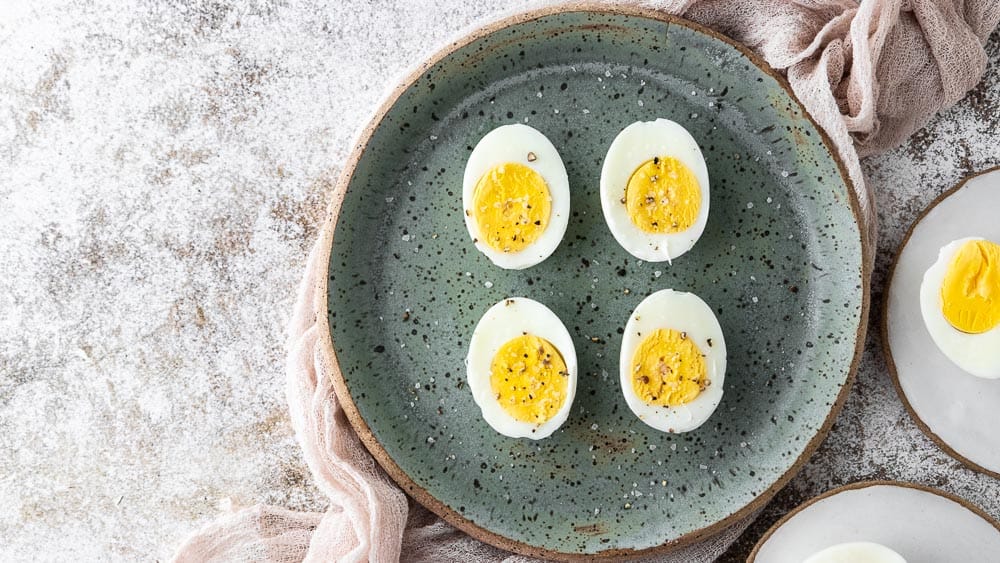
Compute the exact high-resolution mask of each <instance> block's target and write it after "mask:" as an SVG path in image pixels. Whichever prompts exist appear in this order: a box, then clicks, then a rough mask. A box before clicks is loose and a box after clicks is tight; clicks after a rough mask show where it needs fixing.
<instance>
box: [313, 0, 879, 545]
mask: <svg viewBox="0 0 1000 563" xmlns="http://www.w3.org/2000/svg"><path fill="white" fill-rule="evenodd" d="M570 12H588V13H596V14H610V15H624V16H632V17H643V18H647V19H651V20H655V21H659V22H663V23H667V24H670V25H677V26H683V27H687V28H689V29H692V30H694V31H697V32H699V33H702V34H704V35H707V36H709V37H712V38H714V39H717V40H719V41H722V42H723V43H726V44H727V45H729V46H731V47H733V48H735V49H736V50H738V51H739V52H740V53H741V54H742V55H743V56H745V57H747V59H749V60H750V61H751V62H752V63H753V64H754V65H755V66H757V67H758V68H759V69H761V70H762V71H763V72H764V73H766V74H767V75H769V76H771V77H772V78H774V80H775V81H776V82H777V83H778V84H779V85H780V86H781V87H782V88H783V89H784V90H785V92H787V94H788V96H789V97H790V98H791V99H792V100H794V101H795V103H796V104H797V105H798V107H799V109H800V110H801V111H802V114H803V115H804V116H805V117H806V119H808V120H809V122H810V123H811V124H812V125H813V127H815V128H816V130H817V131H818V132H819V136H820V138H821V139H822V141H823V144H824V146H825V147H826V149H827V151H828V152H829V153H830V157H831V158H832V159H833V160H834V162H835V163H836V164H837V168H838V169H839V171H840V176H841V179H842V180H843V182H844V184H845V185H846V187H847V196H848V201H849V202H850V207H851V213H852V215H853V216H854V221H855V223H856V224H857V227H858V239H859V244H860V248H861V290H862V302H861V317H860V321H859V323H858V330H857V334H856V339H857V340H856V341H855V348H854V356H853V358H852V360H851V367H850V369H849V371H848V374H847V379H846V380H845V381H844V385H843V387H841V389H840V392H839V393H838V394H837V397H836V400H835V401H834V403H833V405H832V407H831V409H830V412H829V414H828V415H827V417H826V420H824V421H823V424H822V426H820V428H819V430H818V431H817V432H816V434H815V435H814V436H813V437H812V439H810V440H809V442H808V443H807V444H806V447H805V449H804V450H803V451H802V453H801V454H800V455H799V457H798V458H797V459H796V460H795V462H794V463H793V464H792V465H791V467H789V468H788V470H787V471H785V473H784V474H782V475H781V476H780V477H779V478H778V479H777V480H776V481H775V482H774V483H773V484H772V485H771V486H770V487H768V488H767V489H766V490H764V491H763V492H762V493H760V494H759V495H757V497H756V498H754V499H753V500H751V501H750V502H749V503H747V504H746V505H744V506H743V508H741V509H739V510H737V511H736V512H734V513H732V514H730V515H729V516H726V517H725V518H723V519H721V520H719V521H717V522H715V523H712V524H709V525H707V526H705V527H703V528H701V529H698V530H694V531H692V532H688V533H687V534H685V535H683V536H680V537H678V538H675V539H673V540H671V541H668V542H666V543H664V544H661V545H658V546H654V547H649V548H645V549H641V550H635V549H608V550H604V551H599V552H596V553H592V554H584V553H568V552H560V551H553V550H548V549H544V548H541V547H536V546H532V545H529V544H526V543H523V542H520V541H517V540H513V539H510V538H507V537H504V536H501V535H499V534H497V533H495V532H492V531H490V530H487V529H485V528H482V527H480V526H479V525H477V524H476V523H475V522H472V521H471V520H467V519H466V518H465V517H463V516H462V515H461V514H459V513H458V512H456V511H454V510H453V509H452V508H450V507H448V506H446V505H445V504H444V503H442V502H441V501H439V500H438V499H436V498H435V497H433V496H432V495H431V494H430V493H428V492H427V491H426V490H424V489H423V488H421V487H420V486H419V485H417V484H416V483H415V482H414V481H413V480H412V479H411V478H410V477H409V475H407V474H406V473H405V472H404V471H403V470H402V469H401V468H400V467H399V466H398V465H397V464H396V462H395V461H394V460H393V459H392V458H391V457H390V456H389V455H388V453H386V451H385V449H384V448H383V447H382V445H381V444H380V443H379V441H378V440H377V439H376V438H375V435H374V434H373V433H372V431H371V429H370V428H369V427H368V424H367V423H366V422H365V420H364V419H363V418H362V417H361V414H360V412H359V411H358V408H357V405H355V404H354V401H353V399H352V398H351V394H350V391H349V390H348V388H347V382H346V381H345V380H344V377H343V373H341V371H340V365H339V363H338V362H337V355H336V351H335V350H334V348H333V340H332V338H331V336H330V324H329V320H328V319H324V320H323V321H322V322H319V319H317V323H316V324H317V325H318V328H319V331H320V332H319V335H318V338H319V339H320V340H322V341H324V342H325V343H326V345H325V346H321V347H320V348H321V349H322V350H323V351H322V352H321V353H322V354H323V357H322V358H321V361H323V363H324V364H325V365H326V366H327V367H328V368H329V369H330V372H331V374H332V376H331V380H332V383H333V387H334V390H335V391H336V394H337V397H338V398H340V403H341V406H342V407H343V409H344V412H345V414H346V415H347V419H348V421H349V422H350V423H351V426H353V427H354V430H355V432H357V434H358V437H359V438H360V439H361V443H362V444H364V446H365V448H367V449H368V451H369V452H370V453H371V454H372V456H373V457H374V458H375V460H376V461H377V462H378V463H379V465H381V466H382V468H383V469H384V470H385V471H386V473H388V474H389V476H390V477H391V478H392V479H393V481H395V482H396V484H398V485H399V486H400V488H402V489H403V491H405V492H406V493H407V494H408V495H409V496H411V497H413V499H414V500H416V501H417V502H419V503H420V504H422V505H423V506H424V507H426V508H427V509H429V510H430V511H431V512H434V513H435V514H437V515H438V516H440V517H441V518H443V519H444V520H445V521H446V522H448V523H449V524H451V525H452V526H455V527H456V528H458V529H459V530H462V531H463V532H465V533H467V534H468V535H470V536H472V537H473V538H475V539H477V540H480V541H482V542H485V543H488V544H491V545H493V546H496V547H499V548H501V549H504V550H507V551H510V552H513V553H517V554H520V555H525V556H529V557H540V558H546V559H558V560H564V561H581V560H595V559H622V558H633V557H642V556H649V555H653V554H658V553H667V552H670V551H675V550H677V549H680V548H683V547H687V546H689V545H691V544H694V543H696V542H699V541H701V540H704V539H706V538H709V537H711V536H713V535H715V534H717V533H718V532H720V531H722V530H723V529H725V528H727V527H729V526H731V525H732V524H734V523H736V522H738V521H739V520H741V519H743V518H745V517H747V516H749V515H750V514H752V513H753V512H755V511H757V510H758V509H760V508H761V507H763V506H764V505H765V504H766V503H767V502H768V501H770V500H771V498H773V497H774V495H775V494H776V493H777V492H778V491H779V490H781V488H782V487H784V486H785V485H786V484H787V483H788V481H789V480H791V478H792V477H794V476H795V474H796V473H798V472H799V470H800V469H801V468H802V466H803V465H804V464H805V463H806V461H808V460H809V458H810V457H812V454H813V453H814V452H815V451H816V448H818V447H819V445H820V443H821V442H822V441H823V439H824V438H825V437H826V435H827V434H828V433H829V431H830V427H831V426H832V425H833V422H834V420H836V418H837V415H838V414H839V413H840V410H841V408H843V406H844V402H845V401H846V399H847V395H848V393H849V392H850V389H851V385H852V384H853V382H854V378H855V375H856V374H857V370H858V363H859V362H860V359H861V353H862V351H863V350H864V343H865V334H866V331H867V327H868V313H869V305H870V283H869V282H870V279H871V260H870V257H871V249H870V248H868V246H867V245H866V244H865V237H864V232H865V231H864V228H865V226H864V224H863V222H862V219H861V212H860V207H859V204H858V198H857V194H856V193H855V191H854V185H853V183H852V182H851V178H850V175H849V174H848V173H847V168H846V166H845V165H844V163H843V161H842V160H841V158H840V156H839V154H838V153H837V149H836V147H835V146H834V145H833V143H832V141H830V138H829V136H828V135H827V134H826V131H824V130H823V128H821V127H820V126H819V125H818V124H817V123H816V121H815V120H814V119H813V117H812V115H810V114H809V112H808V111H807V110H806V108H805V106H803V105H802V102H800V101H799V99H798V98H797V97H796V96H795V94H794V92H792V89H791V86H789V84H788V81H787V80H786V79H785V78H784V77H783V76H781V75H780V74H778V73H777V72H776V71H775V70H774V69H772V68H771V67H770V66H768V64H767V63H766V62H764V60H763V59H762V58H761V57H759V56H757V55H756V54H754V53H753V52H752V51H750V49H749V48H747V47H746V46H744V45H742V44H740V43H737V42H736V41H734V40H732V39H729V38H728V37H726V36H724V35H722V34H720V33H718V32H716V31H713V30H711V29H709V28H707V27H704V26H702V25H700V24H696V23H694V22H691V21H688V20H686V19H683V18H680V17H678V16H673V15H670V14H667V13H665V12H662V11H657V10H655V9H652V8H646V7H641V6H626V5H621V4H615V3H598V2H594V1H590V0H585V1H580V2H575V1H574V2H568V3H564V4H557V5H553V6H547V7H544V8H538V9H533V10H529V11H526V12H520V13H517V14H514V15H510V16H506V17H503V18H501V19H499V20H496V21H493V22H490V23H487V24H485V25H483V26H481V27H479V28H477V29H476V30H475V31H473V32H471V33H469V34H468V35H466V36H464V37H462V38H461V39H457V40H454V41H452V42H451V43H449V44H448V45H447V46H445V47H444V48H443V49H441V50H439V51H438V52H436V53H435V54H433V55H432V56H430V57H429V58H428V59H426V60H425V61H423V62H422V63H420V64H419V65H417V66H416V68H415V69H414V70H413V71H411V73H410V74H409V75H408V76H407V77H406V78H404V79H403V80H402V81H401V82H399V84H397V85H396V87H395V88H394V89H393V90H392V92H391V93H390V94H389V95H388V97H387V98H386V99H385V101H384V102H383V103H382V104H381V105H380V106H379V108H378V109H377V110H376V111H375V113H374V114H373V117H372V118H371V121H369V122H368V124H367V125H366V126H365V128H364V129H363V130H362V131H361V133H360V134H359V136H358V137H357V139H356V140H355V142H354V148H353V150H352V151H351V154H350V155H349V156H348V158H347V160H346V162H345V164H344V168H343V170H342V172H341V174H340V178H339V180H338V181H337V185H336V187H335V188H334V191H333V194H332V195H331V201H330V206H329V217H328V218H327V223H326V225H325V228H324V231H323V234H322V235H321V239H322V240H325V241H326V242H328V243H329V244H326V243H324V244H325V246H324V248H323V249H322V250H321V252H323V253H324V257H325V259H324V260H323V263H328V262H329V255H330V252H331V250H332V243H333V238H334V233H333V230H334V229H335V227H336V220H337V216H338V214H339V212H340V207H341V204H342V202H343V199H344V196H345V194H346V192H347V186H348V184H349V183H350V180H351V177H352V176H353V174H354V170H355V168H356V167H357V164H358V161H359V160H360V158H361V155H362V153H363V152H364V150H365V147H366V146H367V144H368V142H369V141H370V140H371V137H372V135H373V133H374V131H375V129H376V128H377V127H378V126H379V124H380V123H381V122H382V120H383V119H384V118H385V116H386V114H387V113H388V111H389V110H390V109H391V108H392V106H393V105H394V104H395V103H396V101H397V100H398V98H399V96H400V95H401V94H402V93H403V92H405V91H406V90H407V89H409V88H410V87H411V86H412V85H413V84H414V83H415V82H416V81H417V79H419V78H420V76H422V75H423V71H424V70H426V69H427V68H429V67H431V66H433V65H435V64H437V63H438V62H440V61H441V60H443V59H444V58H445V57H447V56H448V55H450V54H452V53H453V52H455V51H456V50H458V49H460V48H462V47H464V46H466V45H468V44H470V43H472V42H473V41H476V40H477V39H480V38H482V37H484V36H487V35H489V34H492V33H495V32H497V31H499V30H502V29H505V28H508V27H511V26H514V25H518V24H521V23H525V22H529V21H533V20H537V19H540V18H543V17H547V16H552V15H556V14H562V13H570ZM328 277H329V276H328V275H323V276H321V277H319V279H318V280H317V283H316V288H315V289H316V294H315V295H314V303H315V305H316V307H315V310H316V311H322V312H323V313H322V314H323V315H324V316H325V315H326V314H327V313H326V311H327V310H328V309H327V307H328V301H327V297H328V295H327V290H328V286H327V283H328Z"/></svg>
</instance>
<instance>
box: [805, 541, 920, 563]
mask: <svg viewBox="0 0 1000 563" xmlns="http://www.w3.org/2000/svg"><path fill="white" fill-rule="evenodd" d="M848 562H850V563H906V559H903V556H902V555H900V554H898V553H896V552H895V551H893V550H892V549H889V548H888V547H886V546H884V545H882V544H880V543H874V542H865V541H861V542H849V543H841V544H837V545H832V546H830V547H828V548H826V549H824V550H822V551H819V552H817V553H814V554H813V555H811V556H809V558H808V559H806V560H805V561H803V562H802V563H848Z"/></svg>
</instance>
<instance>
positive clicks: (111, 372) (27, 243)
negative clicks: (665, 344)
mask: <svg viewBox="0 0 1000 563" xmlns="http://www.w3.org/2000/svg"><path fill="white" fill-rule="evenodd" d="M527 4H528V2H524V1H520V0H511V1H505V2H497V3H476V2H457V1H441V2H433V3H432V2H420V1H417V0H399V1H389V0H379V1H373V2H364V3H362V2H321V1H319V0H233V1H232V2H217V1H211V0H192V1H190V2H183V3H181V2H171V1H167V0H128V1H117V0H64V1H43V2H18V1H16V0H15V1H10V0H5V1H2V2H0V53H2V56H0V210H2V220H0V560H3V561H25V560H48V561H53V560H69V559H72V560H87V561H90V560H129V561H132V560H154V559H158V560H161V561H162V560H165V559H167V558H169V556H170V555H171V554H172V553H173V550H174V549H175V547H176V546H177V545H178V544H179V542H180V541H181V539H182V538H183V537H184V536H185V535H186V534H187V533H189V532H191V531H192V530H195V529H197V528H198V527H200V526H202V525H203V524H205V523H206V522H208V521H210V520H212V519H213V518H215V517H217V516H218V515H220V514H221V513H222V512H223V511H225V510H228V509H230V508H232V507H235V506H245V505H251V504H255V503H260V502H263V503H271V504H276V505H280V506H285V507H288V508H293V509H310V510H323V509H325V508H326V501H325V499H324V497H323V495H322V494H320V493H319V492H318V491H317V490H316V489H315V488H314V486H313V485H312V483H311V480H310V477H309V472H308V469H307V468H306V466H305V464H304V463H303V461H302V460H301V457H300V452H299V448H298V446H297V444H296V443H295V441H294V438H293V435H292V431H291V428H290V425H289V422H288V414H287V405H286V402H285V398H284V388H283V387H284V373H283V370H284V367H283V357H284V351H283V342H284V337H285V335H284V326H285V324H286V322H287V321H288V318H289V314H290V309H291V306H292V300H293V296H294V294H295V288H296V285H297V284H298V281H299V279H300V277H301V275H302V271H303V267H304V264H305V260H306V253H307V252H308V249H309V248H310V246H311V244H312V243H313V241H314V240H315V237H316V228H317V225H318V224H319V223H320V222H321V220H322V217H323V216H324V212H325V206H326V199H327V197H328V196H329V195H330V193H331V190H332V185H333V183H334V182H335V181H336V178H337V175H338V174H339V172H340V169H341V164H342V163H343V161H344V159H345V157H346V156H347V154H348V153H349V152H350V150H352V148H353V146H352V139H353V138H354V136H355V135H356V133H357V132H358V131H359V129H360V128H361V127H362V125H363V124H364V123H365V121H366V120H367V118H368V116H369V115H370V114H371V112H372V111H373V110H374V108H375V107H376V106H377V104H378V103H379V102H380V100H381V99H382V98H383V96H384V94H385V93H387V92H388V90H389V89H390V88H392V87H393V86H394V85H395V83H396V81H397V80H398V78H399V77H400V76H401V74H402V73H403V72H404V71H406V70H408V69H410V68H413V67H415V66H416V65H418V64H419V63H420V61H422V60H423V59H424V58H426V57H427V56H428V55H430V54H431V53H433V52H434V51H435V50H436V49H437V48H438V47H440V46H442V45H444V44H445V42H447V41H449V40H450V39H451V38H453V37H455V36H456V34H458V33H459V32H460V31H461V30H468V29H470V28H471V27H472V26H474V25H477V24H479V23H482V22H483V21H486V20H492V19H496V18H497V17H499V16H501V15H503V14H504V13H505V12H509V11H512V10H517V9H521V8H523V7H525V6H526V5H527ZM987 52H988V54H989V57H990V65H991V66H990V68H989V70H988V71H987V75H986V77H985V79H984V82H983V84H982V85H981V86H980V87H978V88H977V89H976V90H974V91H973V92H972V93H970V94H969V95H968V96H966V98H965V99H964V100H963V101H962V102H960V103H959V105H958V106H957V107H955V108H953V109H951V110H949V111H947V112H945V113H944V114H943V115H941V116H939V117H938V118H936V119H935V120H934V121H933V122H932V123H931V124H930V125H929V126H928V127H927V128H925V129H923V130H921V131H919V132H918V133H917V134H916V135H915V136H914V137H913V138H912V139H911V140H910V141H909V142H908V143H907V145H906V146H904V147H902V148H900V149H898V150H895V151H892V152H890V153H888V154H886V155H882V156H879V157H877V158H873V159H869V160H867V161H866V162H865V170H866V172H867V174H868V177H869V180H870V183H871V185H872V187H873V188H874V190H875V192H876V194H877V198H878V204H879V210H880V211H879V220H880V223H881V239H880V248H879V254H878V257H877V263H876V270H875V277H874V285H873V290H874V293H873V295H874V300H873V307H872V324H871V327H872V330H869V334H870V337H869V340H868V349H867V352H866V353H865V357H864V361H863V362H862V365H861V370H860V373H859V374H858V380H857V383H856V385H855V387H854V389H853V390H852V392H851V395H850V397H849V398H848V401H847V405H846V408H845V410H844V412H843V413H842V414H841V416H840V417H839V419H838V420H837V423H836V424H835V426H834V428H833V431H832V433H831V435H830V437H829V438H828V439H827V440H826V441H825V442H824V443H823V445H822V446H821V447H820V449H819V451H818V452H817V454H816V455H815V456H814V457H813V459H812V460H811V461H810V462H809V463H808V464H807V465H806V466H805V468H804V470H803V471H802V473H800V474H799V475H798V476H797V477H796V478H795V479H794V480H792V481H791V483H790V484H789V486H788V487H786V489H785V490H784V491H782V492H781V493H779V495H778V496H777V498H776V500H775V501H774V502H772V503H771V504H770V505H769V506H768V507H767V508H765V510H764V512H763V515H762V517H761V518H760V520H759V521H758V523H757V524H755V525H754V527H752V528H751V529H750V531H749V532H748V533H747V534H746V535H745V536H744V537H743V538H741V540H740V541H739V543H738V545H737V546H736V547H735V548H734V549H733V550H732V551H731V552H730V554H729V555H728V556H726V557H725V558H724V560H726V561H741V560H743V559H744V558H745V557H746V554H747V552H748V551H749V548H750V546H752V545H753V543H754V542H756V540H757V539H758V538H759V537H760V535H761V534H762V533H763V531H764V530H765V529H766V528H767V527H768V526H769V525H770V524H771V523H772V522H774V520H775V519H777V518H778V517H780V515H782V514H783V513H784V512H786V511H787V510H788V509H789V508H791V507H792V506H795V505H796V504H798V503H799V502H801V501H803V500H805V499H806V498H809V497H811V496H813V495H815V494H817V493H820V492H823V491H825V490H828V489H829V488H831V487H832V486H835V485H839V484H842V483H844V482H849V481H854V480H858V479H863V478H904V479H909V480H914V481H918V482H922V483H927V484H933V485H935V486H938V487H942V488H944V489H946V490H948V491H950V492H953V493H957V494H959V495H961V496H964V497H966V498H968V499H969V500H971V501H972V502H974V503H976V504H978V505H980V506H983V507H984V508H985V509H986V510H987V511H989V512H990V513H991V514H992V515H994V516H1000V481H997V480H994V479H992V478H990V477H988V476H985V475H980V474H976V473H974V472H972V471H970V470H968V469H966V468H964V467H963V466H962V465H961V464H959V463H958V462H956V461H954V460H953V459H951V458H950V457H948V456H947V455H945V454H944V453H943V452H942V451H941V450H940V449H938V448H937V447H936V446H935V445H934V444H933V442H931V441H930V440H929V439H928V438H926V437H925V436H924V435H923V434H922V433H921V432H920V430H919V429H918V428H917V427H916V425H915V424H914V423H913V422H912V421H911V420H910V419H909V417H908V415H907V414H906V412H905V410H904V409H903V406H902V404H901V403H900V401H899V399H898V398H897V397H896V394H895V391H894V389H893V388H892V385H891V383H890V380H889V377H888V375H887V372H886V368H885V364H884V362H883V360H882V357H881V351H880V342H879V337H878V336H877V330H874V328H875V327H877V326H878V324H877V323H878V317H879V314H878V311H879V307H880V304H881V288H882V282H883V278H884V275H885V271H886V267H887V266H888V263H889V258H890V257H891V256H892V253H893V252H894V249H895V248H896V246H897V245H898V243H899V241H900V238H901V236H902V234H903V232H905V230H906V228H907V227H908V225H909V223H910V222H911V221H912V220H913V219H914V218H915V217H916V215H917V214H918V213H919V211H920V210H921V209H922V208H923V207H924V206H925V205H926V204H927V203H928V202H930V201H931V200H932V199H933V198H934V197H935V196H936V195H937V194H939V193H941V192H942V191H944V190H945V189H947V188H949V187H950V186H952V185H954V184H955V182H957V181H958V180H959V178H961V177H962V176H963V175H965V174H967V173H969V172H971V171H974V170H980V169H983V168H985V167H988V166H991V165H995V164H997V163H1000V143H998V142H997V131H998V130H1000V126H998V121H997V120H998V117H997V112H996V111H995V108H996V107H997V105H998V101H1000V80H998V76H997V72H996V65H997V62H998V60H1000V43H998V41H997V37H996V36H994V38H993V40H992V41H991V43H990V44H989V45H988V47H987Z"/></svg>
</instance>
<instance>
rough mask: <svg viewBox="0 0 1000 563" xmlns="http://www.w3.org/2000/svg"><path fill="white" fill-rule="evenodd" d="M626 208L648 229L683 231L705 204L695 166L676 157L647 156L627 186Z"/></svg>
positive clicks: (636, 223)
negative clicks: (648, 158) (688, 165)
mask: <svg viewBox="0 0 1000 563" xmlns="http://www.w3.org/2000/svg"><path fill="white" fill-rule="evenodd" d="M623 203H625V209H626V212H627V213H628V216H629V219H631V220H632V223H634V224H635V226H637V227H639V228H640V229H642V230H643V231H646V232H647V233H665V234H669V233H679V232H681V231H685V230H687V229H689V228H690V227H691V225H693V224H694V222H695V220H696V219H697V218H698V211H699V210H700V208H701V188H700V187H699V186H698V179H697V178H695V176H694V173H693V172H691V169H690V168H688V167H687V166H685V165H684V163H683V162H681V161H679V160H677V159H676V158H673V157H669V156H666V157H658V158H654V159H652V160H647V161H646V162H644V163H642V165H640V166H639V168H636V169H635V172H633V173H632V176H631V177H629V179H628V184H627V185H626V187H625V201H624V202H623Z"/></svg>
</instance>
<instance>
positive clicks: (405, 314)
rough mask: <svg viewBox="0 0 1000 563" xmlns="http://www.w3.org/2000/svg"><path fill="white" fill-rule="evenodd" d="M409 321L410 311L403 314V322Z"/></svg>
mask: <svg viewBox="0 0 1000 563" xmlns="http://www.w3.org/2000/svg"><path fill="white" fill-rule="evenodd" d="M408 320H410V312H409V311H404V312H403V322H406V321H408Z"/></svg>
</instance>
